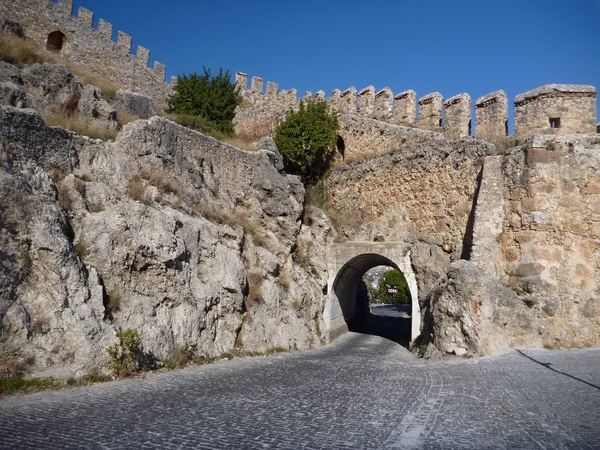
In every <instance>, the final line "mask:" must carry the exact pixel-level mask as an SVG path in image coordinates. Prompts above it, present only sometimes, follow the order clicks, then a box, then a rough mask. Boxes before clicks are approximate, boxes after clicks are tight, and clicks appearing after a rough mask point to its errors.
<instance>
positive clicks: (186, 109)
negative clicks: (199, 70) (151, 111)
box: [168, 67, 242, 136]
mask: <svg viewBox="0 0 600 450" xmlns="http://www.w3.org/2000/svg"><path fill="white" fill-rule="evenodd" d="M241 101H242V99H241V97H240V95H239V93H238V92H237V89H236V85H235V83H232V82H231V76H230V74H229V71H225V73H223V69H219V74H218V75H216V76H214V77H213V76H212V75H211V72H210V70H208V69H206V67H205V68H204V73H203V74H202V75H198V74H196V73H192V74H190V75H189V76H188V75H186V74H183V75H181V76H179V77H178V79H177V84H176V85H175V87H174V92H173V95H172V96H171V97H170V98H169V100H168V103H169V112H172V113H175V114H184V115H186V116H199V117H202V118H204V119H205V120H206V121H208V122H209V123H211V124H212V127H213V128H216V129H217V130H219V131H220V132H221V133H223V134H225V135H227V136H233V124H232V123H231V121H232V120H233V118H234V116H235V108H236V106H237V105H239V104H240V102H241ZM198 131H200V130H198Z"/></svg>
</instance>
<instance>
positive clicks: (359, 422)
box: [0, 307, 600, 449]
mask: <svg viewBox="0 0 600 450" xmlns="http://www.w3.org/2000/svg"><path fill="white" fill-rule="evenodd" d="M374 311H375V312H377V313H380V314H383V315H384V316H385V315H386V314H388V313H389V315H391V316H402V314H398V311H397V310H394V309H393V308H389V309H386V308H381V307H380V308H376V309H375V310H374ZM371 323H375V324H377V323H379V324H381V323H386V324H387V325H388V326H390V321H389V316H385V317H379V318H377V317H375V318H372V319H371ZM358 331H361V332H352V333H348V334H346V335H344V336H342V337H341V338H339V339H338V340H337V341H335V342H334V343H333V344H331V345H329V346H326V347H322V348H319V349H317V350H313V351H310V352H303V353H288V354H280V355H276V356H269V357H254V358H244V359H234V360H232V361H221V362H218V363H216V364H212V365H205V366H195V367H190V368H186V369H183V370H178V371H172V372H165V373H155V374H151V375H148V376H146V377H145V378H143V379H132V380H125V381H119V382H110V383H101V384H97V385H94V386H89V387H80V388H74V389H67V390H62V391H56V392H43V393H37V394H30V395H20V396H13V397H8V398H4V399H0V448H3V449H4V448H10V449H28V448H31V449H49V448H61V449H63V448H85V449H94V448H102V449H114V448H152V449H176V448H199V449H208V448H211V449H212V448H232V449H234V448H235V449H240V448H311V449H312V448H314V449H321V448H399V449H409V448H410V449H434V448H451V449H459V448H473V449H496V448H511V449H512V448H515V449H581V448H582V449H600V349H587V350H570V351H549V350H514V351H511V352H510V353H507V354H504V355H500V356H494V357H486V358H481V359H461V358H455V359H453V360H449V361H443V362H431V361H423V360H419V359H417V358H416V357H414V356H413V355H412V354H410V353H409V352H408V351H407V350H406V348H404V347H403V346H402V345H400V344H399V343H398V342H400V341H401V339H395V338H394V337H393V336H391V337H390V336H389V335H387V336H386V333H375V334H369V330H368V327H365V328H364V329H362V330H361V329H359V330H358ZM371 331H372V330H371ZM376 334H380V335H381V336H378V335H376Z"/></svg>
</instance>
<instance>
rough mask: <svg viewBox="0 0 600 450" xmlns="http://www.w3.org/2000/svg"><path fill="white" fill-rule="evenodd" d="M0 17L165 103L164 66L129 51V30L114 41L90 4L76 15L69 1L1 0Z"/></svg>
mask: <svg viewBox="0 0 600 450" xmlns="http://www.w3.org/2000/svg"><path fill="white" fill-rule="evenodd" d="M0 16H5V17H7V18H9V19H11V20H14V21H16V22H19V23H20V24H21V25H22V27H23V29H24V31H25V35H26V36H27V37H29V38H31V39H34V40H35V41H37V42H39V43H40V44H42V45H45V46H46V47H47V48H48V49H50V50H54V51H57V52H59V53H60V54H61V55H63V56H64V57H65V58H68V59H70V60H72V61H75V62H76V63H77V65H79V66H81V67H82V68H84V69H86V70H88V71H90V72H92V73H96V74H98V75H99V76H102V77H105V78H107V79H108V80H110V81H112V82H114V83H115V84H117V85H118V86H120V87H122V88H123V89H128V90H134V91H137V92H141V93H143V94H146V95H148V96H149V97H151V98H152V99H153V100H154V101H155V103H156V104H157V106H159V107H162V108H164V107H166V100H167V97H168V96H169V95H170V94H171V93H172V84H169V83H167V82H166V81H165V75H166V68H165V66H164V65H163V64H161V63H159V62H154V65H153V66H152V67H149V66H148V63H149V61H150V50H148V49H147V48H145V47H143V46H141V45H140V46H138V47H137V51H136V54H135V55H134V54H132V53H131V51H132V37H131V36H130V35H129V34H127V33H125V32H123V31H117V40H116V41H115V40H113V26H112V24H111V23H110V22H107V21H106V20H104V19H99V20H98V27H97V28H94V26H93V24H94V13H93V12H92V11H90V10H89V9H87V8H84V7H80V8H79V9H78V11H77V16H74V15H73V1H72V0H58V1H57V2H53V1H51V0H19V1H1V2H0ZM261 89H262V88H261Z"/></svg>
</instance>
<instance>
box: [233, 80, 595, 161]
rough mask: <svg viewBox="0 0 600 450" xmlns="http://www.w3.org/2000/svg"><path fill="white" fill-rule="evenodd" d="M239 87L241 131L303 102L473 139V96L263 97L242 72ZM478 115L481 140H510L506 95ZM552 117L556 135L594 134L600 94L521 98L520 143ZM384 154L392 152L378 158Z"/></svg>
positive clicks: (571, 91)
mask: <svg viewBox="0 0 600 450" xmlns="http://www.w3.org/2000/svg"><path fill="white" fill-rule="evenodd" d="M261 81H262V80H261ZM236 83H237V85H238V86H239V88H240V90H241V92H242V95H243V97H244V99H245V100H247V101H246V102H245V105H244V107H242V108H240V109H239V112H238V117H237V119H236V126H237V127H239V126H241V125H243V124H245V123H248V122H253V121H254V122H256V121H260V120H264V119H265V117H267V118H268V119H269V120H271V119H272V118H273V117H275V118H279V119H281V118H283V117H285V113H286V111H288V110H290V109H296V108H297V107H298V105H299V103H300V101H302V102H308V101H326V102H327V104H328V105H329V107H330V109H331V110H332V111H335V112H338V113H341V114H347V115H358V116H362V117H365V118H371V119H376V120H378V121H381V122H387V123H391V124H395V125H405V126H414V127H416V128H421V129H424V130H430V131H437V132H443V133H444V134H445V136H446V137H447V138H448V139H465V138H469V137H471V130H472V110H471V109H472V108H471V97H470V96H469V95H468V94H458V95H455V96H453V97H452V98H450V99H448V100H447V101H446V102H444V98H443V96H442V95H441V94H440V93H438V92H434V93H432V94H428V95H426V96H424V97H422V98H420V99H419V101H418V102H417V94H416V93H415V91H412V90H407V91H404V92H401V93H400V94H397V95H396V96H394V93H393V92H392V91H391V90H390V89H389V88H387V87H386V88H383V89H381V90H380V91H378V92H376V91H375V88H374V87H373V86H368V87H366V88H364V89H362V90H361V91H360V92H358V91H357V90H356V88H354V87H350V88H348V89H346V90H345V91H341V90H339V89H334V90H333V92H332V94H331V96H330V97H328V98H326V97H325V93H324V92H323V91H319V92H318V93H316V94H315V95H313V94H312V93H310V92H306V93H305V94H304V96H302V98H301V99H298V98H297V92H296V91H295V90H291V91H280V92H279V93H278V94H277V95H274V94H273V89H276V86H277V85H276V84H275V83H271V82H269V83H271V85H272V87H271V90H269V89H267V92H266V93H263V92H262V85H260V86H258V85H256V84H255V83H253V84H252V85H251V87H250V89H248V75H246V74H245V73H242V72H238V73H237V74H236ZM269 83H268V84H269ZM257 86H258V87H259V89H258V88H257ZM281 96H285V98H286V101H285V102H281V101H280V98H281ZM392 99H393V100H392ZM417 105H418V108H417ZM417 109H418V110H417ZM475 115H476V117H475V119H476V122H475V137H477V138H478V139H487V140H492V141H498V140H502V138H506V137H507V136H508V99H507V97H506V93H505V92H504V91H502V90H499V91H495V92H492V93H491V94H488V95H485V96H482V97H479V98H478V99H477V101H476V102H475ZM549 118H558V119H560V120H561V123H560V124H559V125H560V126H559V128H558V129H557V130H556V132H559V133H595V132H596V128H597V127H596V90H595V89H594V88H593V87H592V86H580V85H547V86H542V87H541V88H537V89H534V90H533V91H529V92H527V93H525V94H521V95H519V96H517V98H516V101H515V127H516V130H517V133H516V134H517V135H518V136H520V138H523V137H527V136H530V135H532V134H534V133H539V132H542V131H545V130H546V131H547V130H549V129H550V128H551V126H550V121H549ZM384 151H387V150H385V149H382V150H380V151H379V152H378V153H382V152H384ZM361 153H369V152H366V151H363V152H361Z"/></svg>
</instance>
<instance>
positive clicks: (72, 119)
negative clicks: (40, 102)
mask: <svg viewBox="0 0 600 450" xmlns="http://www.w3.org/2000/svg"><path fill="white" fill-rule="evenodd" d="M43 117H44V122H46V125H48V126H51V127H62V128H65V129H67V130H71V131H73V132H75V133H77V134H80V135H83V136H89V137H91V138H92V139H101V140H103V141H111V140H114V139H115V138H116V137H117V131H116V130H109V129H108V128H107V127H106V124H105V122H104V121H102V120H99V119H94V118H91V117H78V116H75V115H72V114H68V113H67V112H64V111H56V110H54V111H52V112H46V113H45V114H44V115H43Z"/></svg>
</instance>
